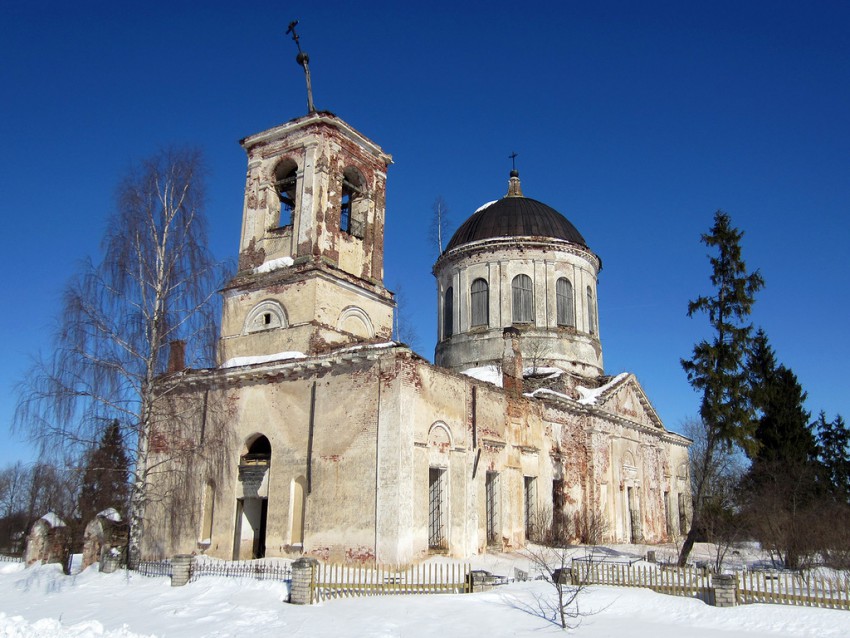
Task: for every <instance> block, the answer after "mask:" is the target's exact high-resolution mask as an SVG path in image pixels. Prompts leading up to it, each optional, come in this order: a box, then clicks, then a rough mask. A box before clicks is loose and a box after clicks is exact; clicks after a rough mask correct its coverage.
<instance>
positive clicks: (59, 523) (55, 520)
mask: <svg viewBox="0 0 850 638" xmlns="http://www.w3.org/2000/svg"><path fill="white" fill-rule="evenodd" d="M38 520H40V521H44V522H45V523H47V524H48V525H50V527H67V525H65V521H63V520H62V519H61V518H59V517H58V516H57V515H56V514H54V513H53V512H47V514H45V515H44V516H42V517H41V518H40V519H38Z"/></svg>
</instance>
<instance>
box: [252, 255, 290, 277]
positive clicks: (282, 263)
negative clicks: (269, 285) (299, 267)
mask: <svg viewBox="0 0 850 638" xmlns="http://www.w3.org/2000/svg"><path fill="white" fill-rule="evenodd" d="M293 263H294V262H293V261H292V257H278V258H277V259H272V260H270V261H267V262H266V263H264V264H261V265H259V266H257V267H256V268H252V269H251V272H253V273H254V274H255V275H259V274H260V273H265V272H271V271H273V270H277V269H279V268H286V267H287V266H291V265H292V264H293Z"/></svg>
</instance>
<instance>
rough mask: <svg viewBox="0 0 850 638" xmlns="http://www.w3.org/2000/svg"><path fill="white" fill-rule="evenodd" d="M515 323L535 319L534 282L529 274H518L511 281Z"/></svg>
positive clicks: (529, 321)
mask: <svg viewBox="0 0 850 638" xmlns="http://www.w3.org/2000/svg"><path fill="white" fill-rule="evenodd" d="M511 291H512V293H513V294H512V297H513V312H512V320H513V322H514V323H531V322H532V321H534V284H532V283H531V277H529V276H528V275H517V276H516V277H514V279H513V281H512V282H511Z"/></svg>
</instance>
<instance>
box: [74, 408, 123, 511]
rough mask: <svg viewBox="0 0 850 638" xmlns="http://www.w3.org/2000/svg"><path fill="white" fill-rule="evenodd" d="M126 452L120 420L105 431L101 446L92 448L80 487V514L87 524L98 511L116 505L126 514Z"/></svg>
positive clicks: (116, 507) (115, 506) (118, 509)
mask: <svg viewBox="0 0 850 638" xmlns="http://www.w3.org/2000/svg"><path fill="white" fill-rule="evenodd" d="M128 472H129V467H128V461H127V454H126V452H125V451H124V441H123V439H122V436H121V428H120V426H119V424H118V421H117V420H115V421H113V422H112V423H111V424H110V425H109V426H108V427H107V428H106V430H104V432H103V436H102V438H101V440H100V443H99V444H98V446H97V447H96V448H95V449H94V450H92V451H91V453H90V454H89V457H88V461H87V463H86V469H85V473H84V475H83V485H82V488H81V490H80V515H81V516H82V524H83V525H87V524H88V523H89V521H91V520H92V519H93V518H94V517H95V516H97V514H98V513H100V512H102V511H103V510H105V509H107V508H110V507H112V508H115V509H116V510H117V511H118V512H119V513H120V514H121V516H122V517H123V516H124V515H125V514H126V510H127V504H128V503H127V501H128V497H129V484H128V482H127V479H128Z"/></svg>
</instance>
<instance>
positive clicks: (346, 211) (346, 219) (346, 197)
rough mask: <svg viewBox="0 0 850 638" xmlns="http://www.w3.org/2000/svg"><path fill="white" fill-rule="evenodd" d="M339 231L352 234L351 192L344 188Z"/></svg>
mask: <svg viewBox="0 0 850 638" xmlns="http://www.w3.org/2000/svg"><path fill="white" fill-rule="evenodd" d="M339 229H340V230H341V231H342V232H344V233H351V191H350V190H348V189H347V188H346V187H345V186H343V187H342V204H341V206H340V212H339Z"/></svg>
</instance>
